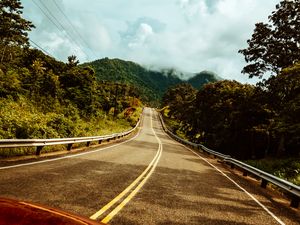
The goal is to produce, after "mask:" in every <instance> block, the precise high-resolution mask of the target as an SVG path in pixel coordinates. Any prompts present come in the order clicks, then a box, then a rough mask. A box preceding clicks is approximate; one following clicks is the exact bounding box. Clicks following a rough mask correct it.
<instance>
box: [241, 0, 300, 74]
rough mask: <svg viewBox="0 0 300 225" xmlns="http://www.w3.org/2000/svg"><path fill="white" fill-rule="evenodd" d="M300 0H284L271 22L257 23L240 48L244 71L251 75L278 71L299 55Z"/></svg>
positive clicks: (272, 16) (277, 6) (292, 62)
mask: <svg viewBox="0 0 300 225" xmlns="http://www.w3.org/2000/svg"><path fill="white" fill-rule="evenodd" d="M299 20H300V0H283V1H281V2H280V3H279V4H278V5H276V10H275V11H273V12H272V14H271V15H270V16H269V22H268V23H257V24H256V25H255V29H254V33H253V35H252V37H251V39H249V40H248V41H247V43H248V47H247V48H245V49H241V50H239V53H242V54H243V55H244V57H245V60H246V62H247V63H248V65H246V66H245V67H244V68H243V70H242V72H243V73H245V74H248V75H249V77H254V76H258V77H260V78H261V77H262V76H263V75H264V73H265V72H271V73H272V74H277V73H278V72H279V71H280V70H282V69H283V68H286V67H288V66H291V65H293V64H294V63H295V62H297V61H298V60H299V59H300V23H299Z"/></svg>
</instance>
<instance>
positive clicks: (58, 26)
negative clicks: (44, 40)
mask: <svg viewBox="0 0 300 225" xmlns="http://www.w3.org/2000/svg"><path fill="white" fill-rule="evenodd" d="M32 2H33V3H34V4H35V5H36V6H37V7H38V8H39V9H40V10H41V12H42V13H43V14H44V15H45V16H46V17H47V18H48V19H49V21H50V22H51V23H52V24H54V26H55V27H56V28H57V29H58V30H60V31H61V32H62V33H63V34H64V35H65V36H66V38H68V39H69V40H70V41H71V42H72V43H73V44H75V45H76V46H77V47H78V48H79V49H80V50H81V51H82V52H83V53H84V54H85V55H86V56H87V57H88V58H90V57H89V55H88V54H87V53H86V52H85V51H84V50H83V49H82V48H81V47H80V45H79V44H78V43H77V42H76V41H74V39H73V38H72V37H71V35H70V34H69V33H68V32H67V30H66V29H65V28H64V27H63V25H62V24H61V23H60V22H59V21H58V20H57V19H56V17H55V16H54V15H53V14H52V13H51V11H50V10H49V9H48V7H47V6H46V5H45V4H44V3H43V2H41V1H39V2H40V3H41V4H42V5H43V6H44V8H45V9H46V10H47V12H48V13H47V12H45V10H43V8H42V7H41V6H40V5H39V4H37V3H36V2H35V1H34V0H32ZM48 14H49V15H51V16H52V17H53V18H54V20H55V21H56V22H54V21H53V19H52V18H51V17H50V16H49V15H48Z"/></svg>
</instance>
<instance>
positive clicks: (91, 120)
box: [0, 0, 142, 138]
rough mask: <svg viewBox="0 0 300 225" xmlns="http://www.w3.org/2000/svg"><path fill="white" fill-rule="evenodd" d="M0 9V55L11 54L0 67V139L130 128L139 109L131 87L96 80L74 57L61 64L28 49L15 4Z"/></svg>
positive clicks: (26, 26)
mask: <svg viewBox="0 0 300 225" xmlns="http://www.w3.org/2000/svg"><path fill="white" fill-rule="evenodd" d="M0 6H1V11H0V13H1V14H0V20H1V23H0V30H1V31H2V32H0V35H1V42H0V47H1V49H0V50H3V51H6V50H9V51H13V52H14V53H17V54H14V57H13V58H11V59H9V60H6V59H5V60H1V63H0V138H58V137H74V136H91V135H102V134H104V133H106V134H107V133H111V132H118V131H120V130H125V129H128V128H129V127H131V126H132V125H134V123H135V122H136V118H137V116H138V115H137V114H138V113H139V110H138V109H139V108H140V107H141V105H142V103H141V102H140V100H139V99H138V98H137V95H136V90H135V89H134V87H132V86H130V85H126V84H116V83H113V82H103V81H99V80H96V76H95V71H94V70H93V69H92V68H90V67H88V66H81V67H79V66H78V63H79V61H78V60H77V59H76V56H74V55H72V56H70V57H68V63H63V62H59V61H57V60H55V59H54V58H52V57H50V56H47V55H45V54H44V53H42V52H41V51H39V50H37V49H32V48H29V43H28V38H27V33H26V32H27V31H29V30H30V29H31V28H33V25H32V24H31V22H29V21H26V20H24V19H23V18H21V14H22V11H21V9H22V6H21V3H20V1H18V0H13V1H6V0H4V1H1V3H0ZM3 51H2V52H0V53H2V54H5V52H3ZM2 58H3V57H2ZM129 111H130V112H131V113H126V114H124V112H129Z"/></svg>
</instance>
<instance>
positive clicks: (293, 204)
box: [290, 196, 300, 208]
mask: <svg viewBox="0 0 300 225" xmlns="http://www.w3.org/2000/svg"><path fill="white" fill-rule="evenodd" d="M299 201H300V198H299V197H298V196H293V197H292V201H291V204H290V206H291V207H293V208H298V207H299Z"/></svg>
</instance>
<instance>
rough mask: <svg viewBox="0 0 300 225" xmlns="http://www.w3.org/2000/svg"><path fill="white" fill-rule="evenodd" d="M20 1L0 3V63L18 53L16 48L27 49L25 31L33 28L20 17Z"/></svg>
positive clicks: (4, 0)
mask: <svg viewBox="0 0 300 225" xmlns="http://www.w3.org/2000/svg"><path fill="white" fill-rule="evenodd" d="M22 8H23V7H22V5H21V2H20V0H1V2H0V54H1V56H0V62H1V63H4V62H7V61H11V60H12V59H13V58H14V57H15V55H16V54H19V53H20V51H19V49H18V48H16V47H22V48H23V47H28V45H29V43H28V41H29V39H28V37H27V36H28V33H27V31H30V30H31V29H32V28H34V26H33V24H32V23H31V22H30V21H27V20H25V19H23V18H22V17H21V15H22Z"/></svg>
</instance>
